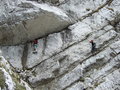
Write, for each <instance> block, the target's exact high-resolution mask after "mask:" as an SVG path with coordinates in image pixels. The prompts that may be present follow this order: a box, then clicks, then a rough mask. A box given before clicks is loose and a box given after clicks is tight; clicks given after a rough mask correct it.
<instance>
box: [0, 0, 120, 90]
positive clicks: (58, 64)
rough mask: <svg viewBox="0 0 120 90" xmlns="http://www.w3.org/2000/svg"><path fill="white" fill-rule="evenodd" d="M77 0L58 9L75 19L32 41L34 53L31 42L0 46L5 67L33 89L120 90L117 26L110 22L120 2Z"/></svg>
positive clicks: (119, 47) (119, 27)
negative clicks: (92, 43)
mask: <svg viewBox="0 0 120 90" xmlns="http://www.w3.org/2000/svg"><path fill="white" fill-rule="evenodd" d="M78 1H79V0H78ZM78 1H77V0H70V1H68V2H67V3H65V4H63V5H60V7H61V8H63V9H65V10H66V11H67V9H66V8H68V7H69V9H70V10H71V11H74V13H72V14H70V13H69V16H70V17H74V15H78V17H77V18H78V19H79V18H81V19H79V20H81V21H79V20H78V22H76V23H75V24H73V25H70V26H69V27H68V28H65V29H63V30H62V31H61V32H57V33H53V34H49V35H47V36H45V37H42V38H41V39H38V47H37V54H34V53H33V46H32V45H31V43H27V44H25V45H24V44H23V45H18V46H4V47H2V46H1V47H0V48H1V50H2V51H3V55H4V57H5V58H6V59H7V60H8V61H9V62H10V64H11V66H13V67H14V69H16V71H17V72H19V74H20V75H21V76H22V78H23V79H24V80H26V81H27V82H28V83H29V84H30V85H31V87H33V88H34V90H83V89H86V90H108V89H109V90H115V89H118V90H119V89H120V86H119V83H120V79H119V78H120V77H119V76H120V59H119V58H120V33H119V29H120V25H119V20H118V19H117V21H116V18H117V17H116V12H119V9H118V8H119V5H120V3H118V1H117V0H109V1H106V0H104V1H103V0H99V1H98V0H97V1H96V0H94V3H93V0H87V1H86V0H85V1H84V0H82V1H80V2H82V3H80V2H78ZM116 2H117V4H119V5H117V6H116ZM83 4H84V5H83ZM91 4H92V7H90V5H91ZM93 4H95V5H93ZM70 6H73V7H76V8H73V7H72V8H70ZM78 6H80V7H83V8H82V9H84V10H85V11H84V10H83V11H82V9H81V11H80V12H81V13H79V14H80V15H79V14H78V12H77V10H78V8H77V7H78ZM86 7H87V8H86ZM89 8H90V10H89ZM108 8H109V9H108ZM110 8H112V9H113V10H114V11H113V10H112V9H110ZM68 11H69V10H68ZM89 11H90V12H89ZM76 12H77V13H76ZM115 17H116V18H115ZM75 19H76V18H75ZM36 21H37V20H36ZM109 21H110V22H109ZM111 21H113V23H114V22H115V23H116V22H117V25H115V24H111V23H112V22H111ZM33 25H34V24H33ZM28 26H29V23H28V24H26V27H28ZM90 40H94V42H95V43H96V48H97V50H96V51H95V52H94V53H91V44H90V43H89V41H90ZM23 70H24V71H23Z"/></svg>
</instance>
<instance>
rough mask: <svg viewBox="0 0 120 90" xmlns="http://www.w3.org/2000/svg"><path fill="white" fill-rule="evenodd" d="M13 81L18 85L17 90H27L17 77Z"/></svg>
mask: <svg viewBox="0 0 120 90" xmlns="http://www.w3.org/2000/svg"><path fill="white" fill-rule="evenodd" d="M13 81H14V82H15V83H16V88H15V90H26V88H25V87H24V86H22V85H20V83H19V80H18V78H17V77H15V76H13Z"/></svg>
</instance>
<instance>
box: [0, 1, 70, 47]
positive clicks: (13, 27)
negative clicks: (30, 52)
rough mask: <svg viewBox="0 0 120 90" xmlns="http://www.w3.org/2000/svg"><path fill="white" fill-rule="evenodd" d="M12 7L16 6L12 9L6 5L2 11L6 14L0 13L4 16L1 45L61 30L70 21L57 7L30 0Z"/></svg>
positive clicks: (0, 36) (0, 28) (16, 42)
mask: <svg viewBox="0 0 120 90" xmlns="http://www.w3.org/2000/svg"><path fill="white" fill-rule="evenodd" d="M4 4H5V3H4ZM7 6H9V5H7ZM14 7H16V8H14V10H13V11H10V10H8V9H9V7H6V8H8V9H7V11H3V13H5V14H8V15H7V16H4V15H3V14H1V18H4V17H5V19H3V20H1V25H0V44H1V45H15V44H22V43H25V42H27V41H31V40H34V39H35V38H40V37H42V36H45V35H47V34H49V33H53V32H58V31H61V30H62V29H64V28H66V27H67V26H68V25H69V24H71V23H72V22H71V20H70V18H69V17H68V16H67V15H66V14H65V13H64V12H63V11H62V10H61V9H58V8H57V7H53V6H49V5H46V4H37V3H35V2H33V3H32V2H31V1H26V2H25V1H24V2H21V3H20V4H18V5H17V6H16V5H14ZM17 9H18V10H17ZM2 10H4V9H2ZM19 10H21V11H19ZM6 12H8V13H6ZM18 12H19V13H18Z"/></svg>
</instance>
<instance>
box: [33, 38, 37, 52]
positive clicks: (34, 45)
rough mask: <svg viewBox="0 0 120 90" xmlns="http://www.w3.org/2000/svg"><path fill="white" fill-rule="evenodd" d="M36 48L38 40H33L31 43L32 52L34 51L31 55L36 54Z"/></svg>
mask: <svg viewBox="0 0 120 90" xmlns="http://www.w3.org/2000/svg"><path fill="white" fill-rule="evenodd" d="M37 47H38V40H37V39H35V40H34V41H33V50H34V52H33V53H37V50H36V48H37Z"/></svg>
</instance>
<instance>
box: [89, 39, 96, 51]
mask: <svg viewBox="0 0 120 90" xmlns="http://www.w3.org/2000/svg"><path fill="white" fill-rule="evenodd" d="M90 43H91V53H94V52H95V51H96V50H97V49H96V43H95V42H94V41H93V40H91V41H90Z"/></svg>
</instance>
